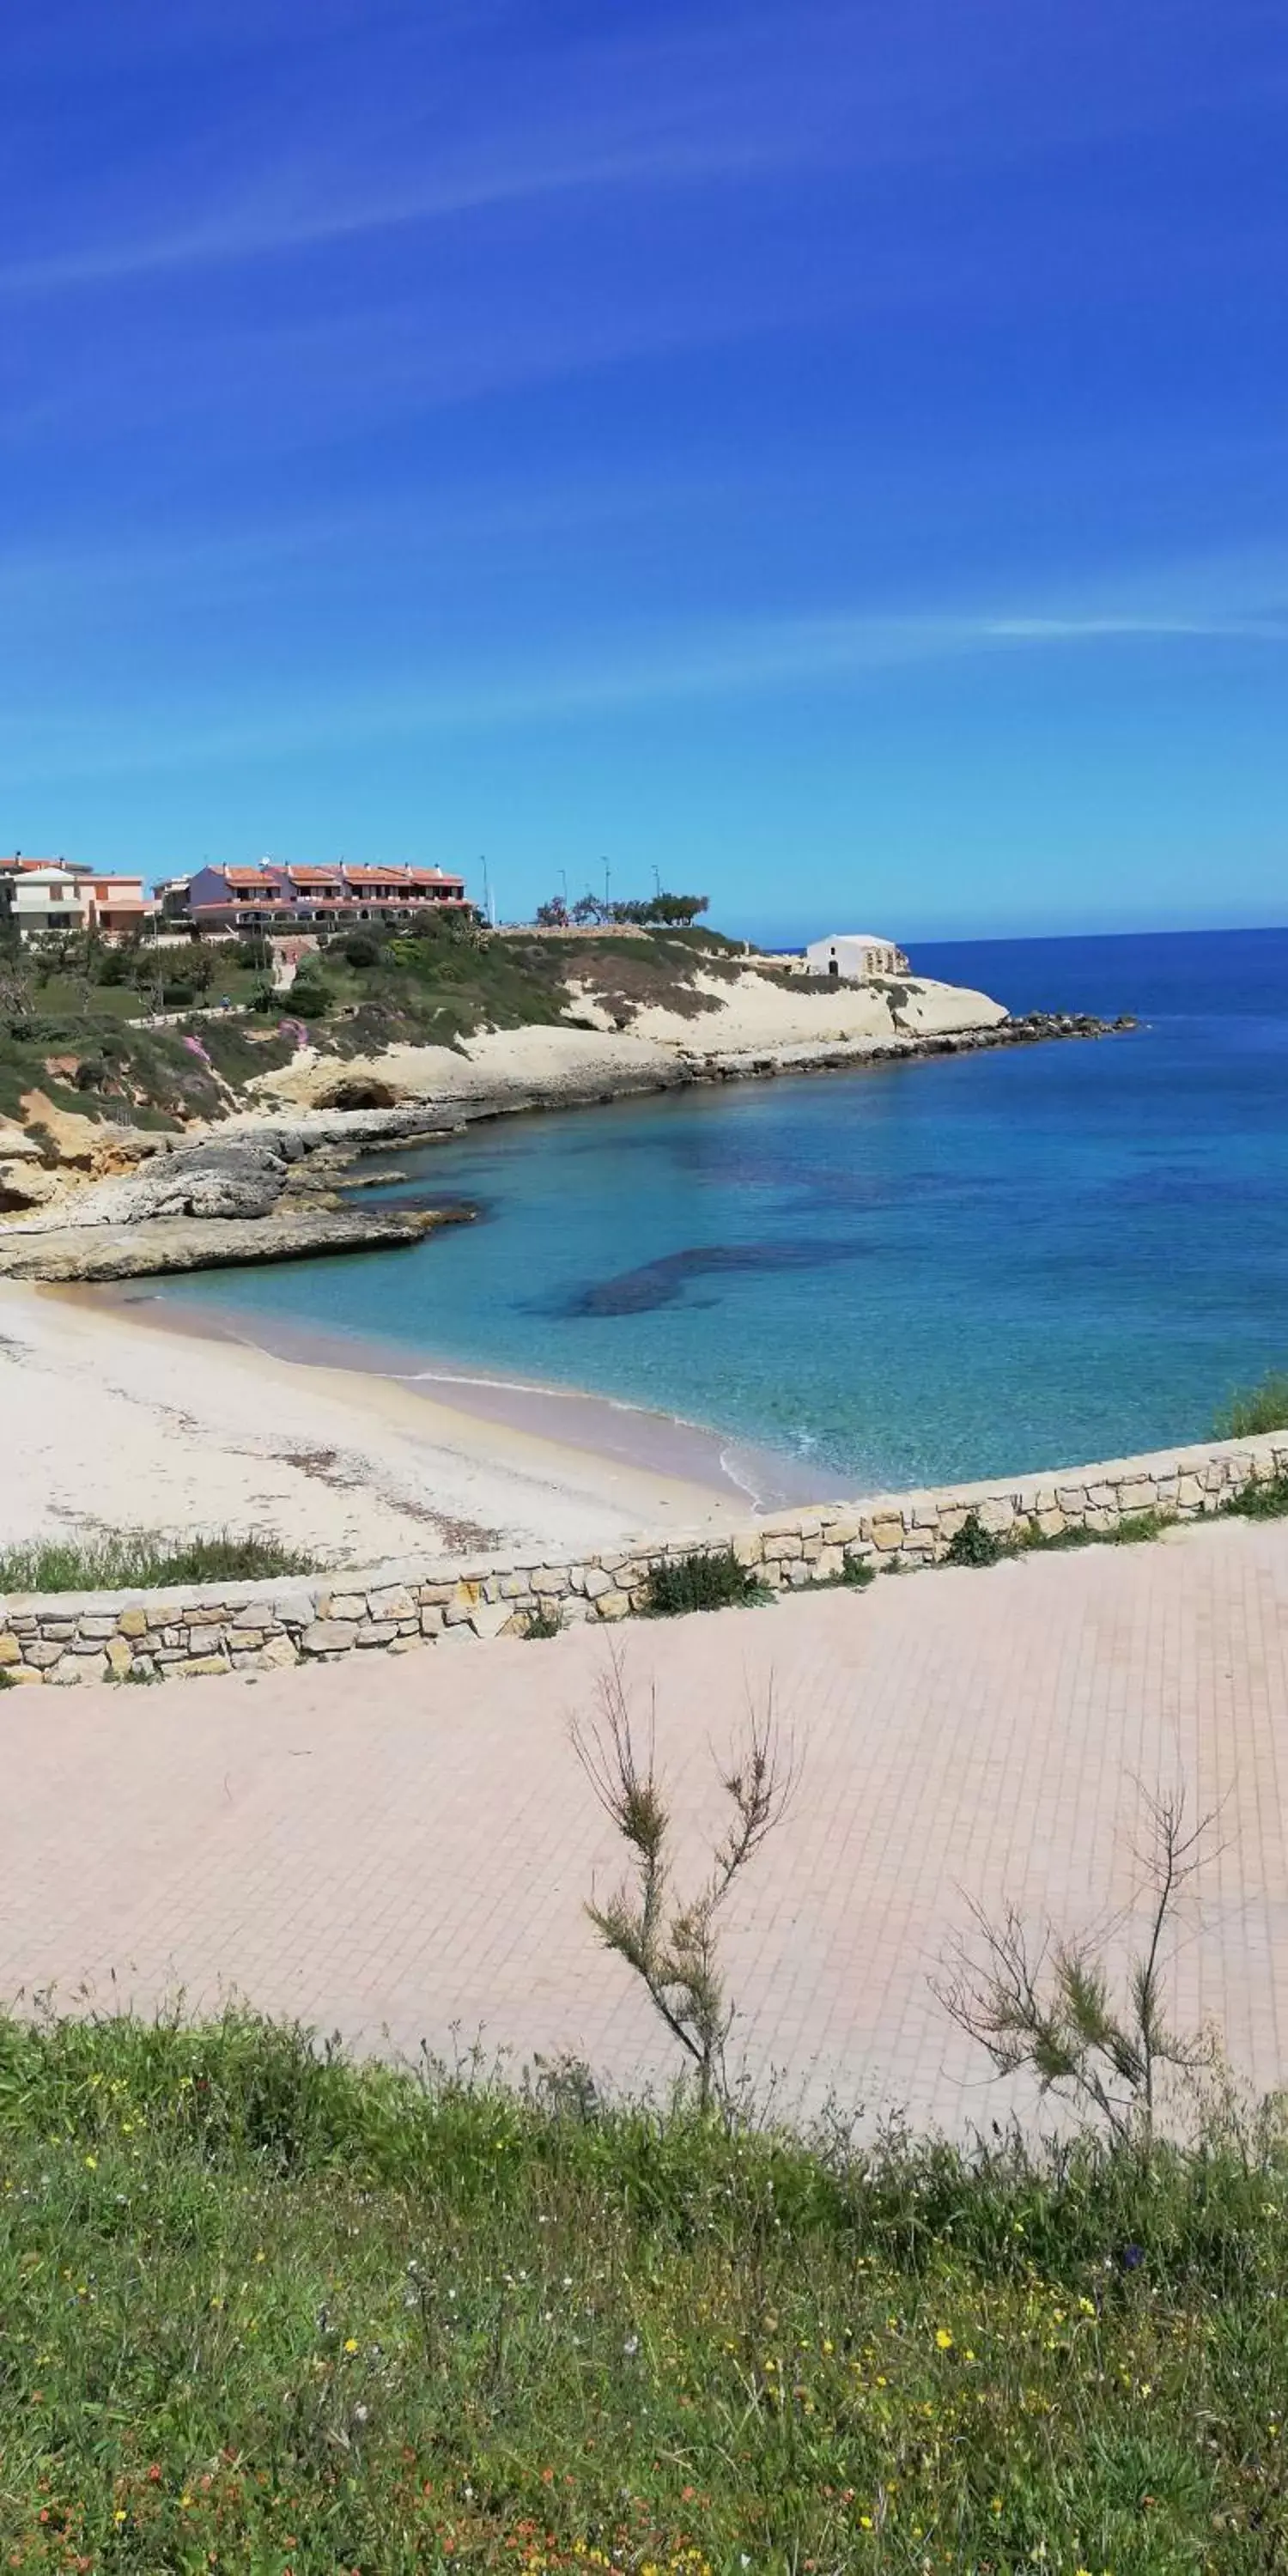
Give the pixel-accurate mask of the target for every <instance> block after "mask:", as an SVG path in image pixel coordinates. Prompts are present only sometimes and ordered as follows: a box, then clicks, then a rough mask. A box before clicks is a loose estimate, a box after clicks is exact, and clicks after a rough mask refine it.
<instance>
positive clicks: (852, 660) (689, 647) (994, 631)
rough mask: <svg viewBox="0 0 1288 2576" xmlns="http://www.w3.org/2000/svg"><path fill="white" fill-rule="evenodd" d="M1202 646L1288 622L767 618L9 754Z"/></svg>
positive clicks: (262, 756) (103, 756) (278, 752)
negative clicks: (1012, 659)
mask: <svg viewBox="0 0 1288 2576" xmlns="http://www.w3.org/2000/svg"><path fill="white" fill-rule="evenodd" d="M1196 644H1198V645H1203V644H1206V645H1211V646H1214V647H1218V648H1219V647H1225V646H1231V647H1233V646H1254V647H1257V648H1259V649H1264V650H1267V651H1282V650H1283V649H1284V648H1285V647H1286V646H1288V613H1280V614H1275V613H1273V612H1271V611H1267V612H1266V613H1264V614H1257V615H1251V614H1248V613H1245V612H1244V611H1242V610H1234V611H1231V612H1230V613H1228V614H1222V613H1220V612H1218V611H1216V610H1208V611H1203V612H1199V611H1196V612H1194V613H1192V614H1185V615H1182V614H1178V613H1176V612H1175V611H1173V610H1171V609H1160V610H1158V611H1156V612H1154V613H1150V612H1148V611H1146V610H1143V609H1139V608H1133V609H1131V610H1122V611H1108V610H1104V611H1094V612H1093V611H1086V612H1073V611H1069V610H1065V609H1059V608H1057V609H1053V610H1051V611H1049V612H1030V611H1019V610H1017V611H1003V610H986V611H980V612H977V613H973V614H972V613H963V612H958V611H951V612H942V613H941V612H927V613H923V614H919V615H915V616H904V617H888V616H872V615H867V614H863V613H856V614H844V615H828V616H820V617H798V618H782V619H766V620H762V621H750V622H743V623H741V624H737V625H730V626H728V627H724V628H720V629H711V630H708V631H706V632H704V633H699V634H695V633H692V632H690V633H688V634H686V635H683V636H674V637H670V638H666V637H661V636H659V637H656V638H655V639H653V641H652V642H651V643H650V644H648V645H647V646H643V647H636V648H634V649H630V648H617V649H614V647H613V646H612V645H611V644H610V643H607V642H606V643H605V646H604V649H603V650H602V651H601V652H600V653H598V654H597V655H595V656H594V657H593V658H591V657H587V658H586V659H584V660H578V661H576V662H569V663H567V664H565V665H564V666H563V667H562V668H561V669H555V670H551V669H549V668H544V667H543V668H541V669H539V670H536V669H518V668H516V669H513V670H511V671H509V672H505V671H499V672H498V671H489V672H486V673H483V672H480V673H479V674H478V675H477V676H476V677H474V678H472V679H471V678H469V677H465V678H462V677H460V676H459V675H456V676H454V677H452V678H450V679H448V678H446V677H445V676H444V675H443V674H442V673H440V672H426V673H424V674H423V675H420V676H417V677H415V678H409V677H408V675H407V674H406V673H405V672H402V673H399V674H397V675H391V676H390V678H389V680H388V681H387V683H386V684H385V685H383V686H371V685H367V686H364V687H362V688H360V689H355V690H353V691H350V692H346V693H344V694H342V695H341V694H337V693H336V692H335V691H334V690H333V689H332V688H328V689H326V690H325V691H324V692H321V693H319V694H318V695H317V696H316V697H314V696H310V697H301V696H300V695H299V694H298V693H291V694H287V693H285V692H284V693H283V694H282V696H281V697H279V699H278V700H277V701H276V703H272V704H269V705H267V706H265V707H264V708H263V711H262V712H261V713H259V714H257V715H255V716H254V717H248V716H244V715H242V714H241V713H237V714H234V715H222V714H218V713H216V712H215V711H214V710H213V709H210V708H208V707H207V708H204V709H203V708H201V707H200V706H197V705H190V706H189V707H188V708H187V709H186V710H185V709H182V708H178V709H176V708H173V707H171V708H168V709H167V712H166V719H165V723H164V725H161V724H154V723H150V722H149V723H147V724H145V725H143V726H139V727H136V726H132V725H131V723H130V721H129V718H128V716H126V717H124V718H123V717H122V715H121V713H120V711H118V712H117V713H116V714H114V715H113V716H112V717H111V718H110V719H108V718H106V717H101V718H99V717H95V716H94V715H91V714H88V713H87V714H86V716H85V717H84V718H82V719H81V720H79V721H68V720H65V719H64V720H61V721H58V722H57V723H55V724H54V725H52V726H50V725H40V726H37V727H35V728H32V727H31V726H30V725H29V724H27V723H25V722H24V721H23V720H22V719H21V718H20V717H19V716H17V715H11V716H9V717H7V718H5V719H2V720H0V743H3V744H5V766H6V770H7V772H9V773H10V774H11V775H13V776H14V777H39V776H43V775H44V774H46V772H47V771H52V770H54V769H57V770H58V771H60V772H62V773H64V774H67V775H71V776H75V775H80V776H95V777H98V776H114V775H128V774H133V773H142V772H148V771H159V770H170V771H173V770H175V769H184V768H194V767H198V766H203V765H208V766H212V767H216V768H217V767H219V766H220V765H221V764H223V763H224V762H226V761H230V760H240V761H272V760H275V759H278V758H281V757H288V756H297V755H299V754H300V753H302V752H307V751H310V750H319V749H326V750H332V749H334V748H336V747H337V746H340V745H350V746H357V745H361V744H363V743H367V742H377V741H381V740H394V739H398V738H415V737H419V736H431V735H435V734H444V735H445V734H451V733H461V732H474V731H478V730H486V731H496V732H505V731H507V730H509V729H512V728H515V727H526V726H529V725H533V724H543V723H544V724H559V723H563V722H572V721H576V720H579V719H582V718H588V719H592V720H593V719H594V718H595V717H596V716H598V715H604V716H612V715H615V714H629V713H630V712H631V711H632V710H634V709H641V710H643V709H646V708H648V707H650V706H654V705H661V704H665V703H667V702H684V701H693V702H696V701H701V700H704V699H708V700H716V699H721V698H728V699H737V698H748V697H754V696H756V695H758V694H759V693H761V692H764V691H770V692H773V693H778V694H781V693H782V692H783V691H787V690H836V689H844V688H846V687H848V686H850V685H861V684H862V683H863V682H864V681H865V680H867V679H871V678H875V677H877V676H879V675H880V674H882V673H885V672H894V671H897V670H900V669H907V668H910V667H912V666H915V665H918V664H924V665H928V664H932V663H934V662H942V661H945V660H950V659H963V658H971V657H974V658H979V657H982V656H987V655H994V656H997V655H1003V654H1014V653H1025V654H1033V653H1042V652H1052V651H1057V650H1065V651H1067V650H1070V649H1076V650H1079V651H1083V650H1085V651H1088V652H1090V651H1095V650H1097V649H1123V650H1130V649H1131V648H1132V647H1134V646H1141V647H1159V646H1162V647H1167V646H1169V645H1175V646H1176V647H1178V648H1183V647H1186V646H1190V645H1196ZM261 694H262V693H261Z"/></svg>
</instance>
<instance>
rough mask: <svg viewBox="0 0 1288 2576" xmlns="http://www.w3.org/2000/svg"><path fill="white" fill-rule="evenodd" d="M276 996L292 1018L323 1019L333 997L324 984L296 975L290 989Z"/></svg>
mask: <svg viewBox="0 0 1288 2576" xmlns="http://www.w3.org/2000/svg"><path fill="white" fill-rule="evenodd" d="M277 998H278V1001H279V1003H280V1005H281V1008H282V1009H283V1010H284V1011H286V1012H288V1013H289V1014H290V1015H291V1017H292V1018H295V1019H301V1020H324V1019H325V1018H326V1015H327V1012H328V1011H329V1010H330V1008H331V1005H332V1001H333V998H334V997H333V995H332V994H331V993H330V992H329V991H328V989H327V987H326V985H325V984H319V983H315V982H314V981H312V980H311V979H307V978H305V977H304V976H302V975H297V976H296V978H295V982H294V983H293V984H292V986H291V988H290V991H289V992H288V993H285V994H280V993H279V995H278V997H277Z"/></svg>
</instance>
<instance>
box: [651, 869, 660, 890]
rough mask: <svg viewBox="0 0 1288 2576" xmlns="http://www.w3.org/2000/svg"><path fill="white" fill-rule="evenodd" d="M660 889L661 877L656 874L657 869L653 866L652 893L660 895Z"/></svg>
mask: <svg viewBox="0 0 1288 2576" xmlns="http://www.w3.org/2000/svg"><path fill="white" fill-rule="evenodd" d="M661 891H662V880H661V877H660V876H659V875H658V872H657V869H656V867H655V868H654V870H653V892H654V894H655V895H660V894H661Z"/></svg>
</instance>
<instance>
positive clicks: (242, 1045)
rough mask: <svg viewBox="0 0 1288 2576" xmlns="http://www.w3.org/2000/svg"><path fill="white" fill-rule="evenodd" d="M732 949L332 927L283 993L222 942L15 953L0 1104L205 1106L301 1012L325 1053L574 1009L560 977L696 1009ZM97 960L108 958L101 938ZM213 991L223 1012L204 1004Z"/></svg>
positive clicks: (358, 1051)
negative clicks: (158, 968)
mask: <svg viewBox="0 0 1288 2576" xmlns="http://www.w3.org/2000/svg"><path fill="white" fill-rule="evenodd" d="M733 954H734V950H733V945H732V943H730V942H728V941H724V940H722V939H721V938H720V936H719V934H718V933H716V932H708V931H702V932H695V931H687V932H686V931H655V932H650V933H647V934H646V935H644V936H642V937H640V938H636V939H631V940H624V939H614V938H611V937H602V938H595V937H593V936H592V937H589V938H572V937H569V938H566V939H561V938H535V937H534V938H530V939H525V938H523V937H509V936H507V937H501V936H494V935H492V934H490V933H488V932H486V931H481V930H478V929H475V928H472V927H470V926H467V925H464V924H459V923H457V922H456V921H454V920H445V921H443V922H442V923H434V924H432V925H429V926H428V927H427V929H426V931H425V932H424V933H423V934H421V935H418V936H417V937H415V938H411V937H406V938H389V937H385V936H383V935H382V934H379V933H371V934H366V933H360V934H352V935H350V936H349V937H348V938H346V939H337V940H335V941H332V942H331V943H330V944H329V946H328V947H327V949H326V950H325V952H324V953H323V954H322V955H320V956H319V957H318V958H316V959H310V960H307V961H306V963H305V965H304V967H303V968H302V970H301V973H300V978H299V982H298V986H297V988H296V990H295V991H293V992H292V993H290V994H289V995H286V996H283V995H280V994H274V993H273V992H272V991H271V989H270V988H269V986H268V984H267V982H266V978H265V974H264V970H263V968H262V966H256V965H255V963H254V962H253V958H252V957H250V956H249V955H247V954H245V953H242V952H237V951H234V950H232V949H229V948H224V949H218V948H214V947H210V948H206V947H202V948H201V949H200V950H199V951H197V952H188V951H176V952H170V962H168V963H166V965H165V967H164V971H163V972H162V974H161V976H160V981H159V982H158V981H157V980H155V979H154V980H153V981H152V982H151V983H149V982H148V981H147V980H146V976H145V969H146V965H147V961H146V959H143V960H141V961H139V963H138V966H137V970H136V971H137V972H138V974H139V975H140V976H143V977H144V981H143V982H141V983H123V982H113V983H110V984H105V983H103V982H102V981H97V980H95V977H94V974H93V973H91V972H90V971H89V968H88V967H87V966H82V968H81V969H80V970H79V971H75V972H73V971H70V969H69V970H68V971H61V972H53V971H48V969H47V966H46V964H45V963H44V962H38V961H32V960H30V959H27V960H21V961H19V966H20V969H21V971H20V972H18V971H16V970H15V971H11V972H10V973H9V974H8V975H7V976H6V975H5V974H3V973H0V1116H6V1117H11V1118H12V1117H18V1116H20V1115H21V1114H22V1111H21V1103H22V1100H23V1098H24V1096H25V1095H28V1094H30V1093H31V1092H32V1091H40V1092H42V1093H43V1094H44V1095H45V1097H46V1098H48V1099H50V1100H52V1101H53V1102H54V1104H55V1106H57V1107H59V1108H63V1109H70V1110H74V1111H76V1112H77V1113H78V1114H80V1115H81V1116H89V1117H102V1118H114V1119H126V1120H129V1121H131V1122H133V1123H135V1124H141V1125H148V1124H156V1123H160V1124H164V1125H171V1126H173V1125H178V1124H182V1122H183V1121H184V1120H185V1119H187V1118H192V1117H203V1118H208V1117H212V1116H217V1115H218V1114H219V1112H220V1110H221V1108H226V1107H228V1106H229V1105H230V1095H231V1094H239V1093H240V1091H241V1089H242V1087H243V1086H244V1084H245V1083H246V1082H247V1081H248V1079H249V1078H250V1077H251V1076H252V1075H253V1074H255V1073H257V1072H264V1071H267V1070H269V1069H270V1067H273V1066H276V1065H279V1064H282V1063H285V1062H286V1061H287V1059H288V1058H289V1056H290V1054H291V1051H292V1049H293V1047H294V1045H295V1043H296V1036H295V1029H296V1027H297V1025H298V1024H300V1023H303V1025H304V1026H305V1028H306V1029H307V1031H308V1034H309V1037H310V1039H311V1040H312V1041H313V1043H314V1044H316V1045H318V1046H319V1047H321V1048H322V1049H323V1050H324V1051H326V1052H329V1053H333V1054H334V1055H336V1056H337V1057H338V1058H344V1057H352V1056H355V1055H367V1054H372V1053H376V1052H378V1051H379V1050H380V1048H382V1047H384V1046H388V1045H392V1044H395V1043H402V1044H412V1045H439V1046H444V1045H445V1046H453V1045H456V1044H458V1043H459V1041H460V1040H461V1039H462V1038H464V1037H469V1036H471V1035H472V1034H473V1033H474V1032H475V1031H476V1030H479V1029H484V1028H501V1029H504V1028H519V1027H523V1026H526V1025H529V1024H533V1023H536V1024H538V1025H549V1024H552V1023H555V1022H558V1021H561V1020H562V1021H564V1022H567V1021H568V1020H569V1019H570V1018H571V1019H572V1020H574V1021H575V1019H576V1017H577V997H576V995H575V994H574V993H572V992H570V989H569V987H570V984H571V983H573V982H575V983H576V984H577V985H578V986H581V987H588V988H589V989H590V993H591V996H592V997H593V999H594V1000H595V1002H596V1003H598V1004H599V1005H601V1006H602V1007H605V1008H606V1009H607V1010H608V1011H609V1012H610V1014H611V1015H612V1017H613V1018H614V1019H615V1020H616V1021H617V1022H618V1024H619V1025H621V1026H628V1025H629V1023H630V1020H631V1018H632V1017H633V1015H634V1013H635V1011H636V1010H637V1009H639V1008H640V1007H642V1006H643V1005H646V1004H648V1003H656V1002H660V1003H664V1004H665V1005H666V1006H667V1007H668V1008H670V1009H672V1010H676V1011H679V1012H681V1013H683V1014H694V1015H696V1014H698V1013H700V1012H703V1011H706V1010H708V1009H711V1008H712V1007H714V1005H713V1004H712V1003H711V1001H710V999H709V997H707V996H705V995H703V994H701V993H699V992H698V991H697V990H696V989H695V986H694V977H695V973H696V971H697V969H698V967H699V966H701V968H702V971H703V972H704V973H705V974H707V975H715V976H717V977H721V976H733V975H734V974H736V973H737V971H738V969H737V966H736V965H735V964H734V963H732V962H731V961H732V957H733ZM194 955H195V959H196V963H195V964H194ZM97 962H98V965H99V967H100V968H101V967H102V966H103V965H104V964H105V963H106V964H107V966H108V967H109V968H110V971H111V972H112V973H113V974H116V973H119V971H120V969H119V966H118V964H117V962H116V960H115V958H113V957H112V956H111V954H110V952H109V956H108V958H107V959H106V960H102V959H100V960H99V961H97ZM2 963H3V961H0V964H2ZM194 976H195V977H196V981H197V984H199V985H200V987H201V989H200V992H199V993H198V992H196V991H195V990H193V991H190V990H189V987H190V986H191V984H192V981H193V978H194ZM207 978H208V980H203V979H207ZM185 996H186V997H187V999H188V1000H189V1001H190V1003H191V1014H192V1015H191V1016H190V1017H188V1018H187V1019H185V1020H184V1021H183V1022H182V1024H181V1025H180V1026H179V1027H177V1028H173V1029H172V1028H158V1029H152V1028H147V1027H145V1026H144V1025H142V1023H143V1021H144V1020H145V1018H146V1017H147V1016H149V1015H150V1014H151V1013H152V1012H153V1011H154V1010H155V1009H156V1007H157V1005H158V1003H159V1002H160V1001H162V1000H164V1001H165V1003H166V1005H167V1007H168V1008H182V1007H183V1004H184V998H185ZM225 1001H228V1002H232V1003H233V1004H235V1005H236V1012H235V1014H230V1016H229V1017H228V1018H226V1019H223V1018H219V1017H217V1016H212V1013H213V1012H214V1011H215V1009H216V1007H217V1005H218V1004H220V1003H221V1002H225ZM284 1024H286V1025H284Z"/></svg>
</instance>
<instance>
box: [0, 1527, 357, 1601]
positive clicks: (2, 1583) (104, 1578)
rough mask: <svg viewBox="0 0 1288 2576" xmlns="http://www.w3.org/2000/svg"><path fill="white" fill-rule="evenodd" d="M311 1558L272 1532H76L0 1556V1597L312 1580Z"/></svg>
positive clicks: (314, 1565) (11, 1549)
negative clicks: (282, 1577) (281, 1577)
mask: <svg viewBox="0 0 1288 2576" xmlns="http://www.w3.org/2000/svg"><path fill="white" fill-rule="evenodd" d="M317 1568H318V1560H317V1558H316V1557H312V1556H306V1555H305V1554H304V1553H303V1552H302V1551H301V1550H300V1549H299V1548H292V1547H287V1546H285V1545H284V1544H283V1542H282V1541H281V1540H280V1539H278V1538H276V1537H274V1535H273V1533H272V1532H271V1530H216V1531H212V1532H209V1533H208V1534H207V1535H206V1536H204V1537H196V1538H183V1537H178V1536H175V1535H173V1534H170V1535H167V1533H166V1532H165V1531H164V1530H105V1531H102V1532H89V1533H85V1532H82V1533H81V1534H80V1536H78V1537H76V1538H66V1539H61V1538H59V1539H32V1540H30V1541H29V1542H28V1544H27V1545H26V1546H23V1547H7V1548H0V1593H5V1592H9V1593H13V1592H124V1591H133V1590H135V1589H140V1590H144V1589H147V1590H150V1589H152V1588H154V1587H155V1586H157V1585H160V1584H166V1583H224V1582H230V1583H237V1582H250V1581H256V1580H259V1579H260V1578H268V1577H270V1576H272V1575H275V1574H312V1573H315V1572H316V1571H317Z"/></svg>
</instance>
